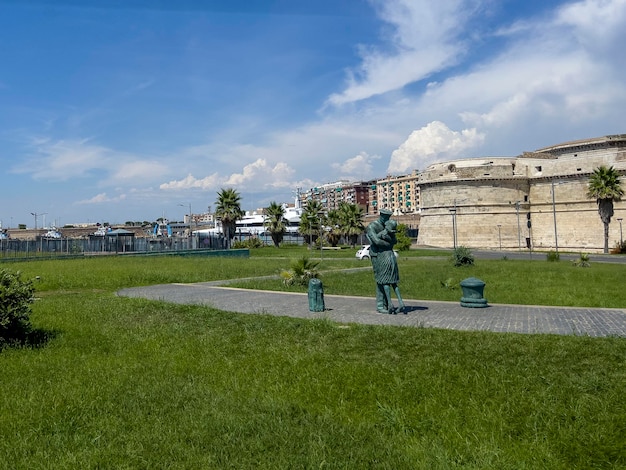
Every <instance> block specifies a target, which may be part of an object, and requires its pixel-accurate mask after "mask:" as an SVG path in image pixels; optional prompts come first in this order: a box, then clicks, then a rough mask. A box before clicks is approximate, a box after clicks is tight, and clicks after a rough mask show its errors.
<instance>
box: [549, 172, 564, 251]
mask: <svg viewBox="0 0 626 470" xmlns="http://www.w3.org/2000/svg"><path fill="white" fill-rule="evenodd" d="M561 183H563V181H557V183H556V184H561ZM550 184H551V186H552V218H553V219H554V249H555V251H556V252H557V253H558V252H559V239H558V235H557V231H556V203H555V201H554V180H551V181H550Z"/></svg>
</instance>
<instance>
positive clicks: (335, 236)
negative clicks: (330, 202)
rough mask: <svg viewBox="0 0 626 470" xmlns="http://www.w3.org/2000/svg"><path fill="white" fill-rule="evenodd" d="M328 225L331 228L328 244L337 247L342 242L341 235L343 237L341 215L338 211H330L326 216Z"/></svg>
mask: <svg viewBox="0 0 626 470" xmlns="http://www.w3.org/2000/svg"><path fill="white" fill-rule="evenodd" d="M326 225H327V227H328V228H329V230H328V231H327V232H326V238H327V239H328V243H330V245H331V246H333V247H334V246H337V245H338V244H339V240H341V235H343V233H342V231H341V213H340V212H339V211H338V210H336V209H332V210H330V211H328V214H327V215H326Z"/></svg>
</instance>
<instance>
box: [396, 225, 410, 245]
mask: <svg viewBox="0 0 626 470" xmlns="http://www.w3.org/2000/svg"><path fill="white" fill-rule="evenodd" d="M408 230H409V228H408V227H407V226H406V225H405V224H398V228H397V231H398V233H397V234H396V240H397V241H398V243H396V246H395V248H396V250H398V251H407V250H410V249H411V238H410V237H409V236H408V234H407V232H408Z"/></svg>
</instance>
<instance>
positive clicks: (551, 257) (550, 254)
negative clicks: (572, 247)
mask: <svg viewBox="0 0 626 470" xmlns="http://www.w3.org/2000/svg"><path fill="white" fill-rule="evenodd" d="M546 259H547V260H548V261H550V262H553V261H559V260H560V259H561V257H560V256H559V254H558V253H557V252H556V251H548V253H547V254H546Z"/></svg>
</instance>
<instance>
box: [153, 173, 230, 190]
mask: <svg viewBox="0 0 626 470" xmlns="http://www.w3.org/2000/svg"><path fill="white" fill-rule="evenodd" d="M222 181H223V180H222V178H220V176H219V175H218V174H217V173H213V174H212V175H209V176H205V177H204V178H196V177H194V176H192V175H187V176H186V177H185V178H183V179H181V180H172V181H170V182H169V183H163V184H161V185H159V189H163V190H175V191H179V190H185V189H203V190H207V189H216V188H219V186H220V185H221V184H222Z"/></svg>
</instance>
